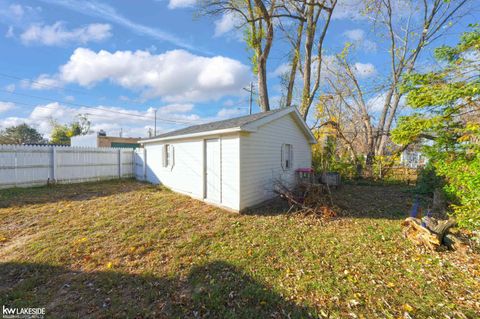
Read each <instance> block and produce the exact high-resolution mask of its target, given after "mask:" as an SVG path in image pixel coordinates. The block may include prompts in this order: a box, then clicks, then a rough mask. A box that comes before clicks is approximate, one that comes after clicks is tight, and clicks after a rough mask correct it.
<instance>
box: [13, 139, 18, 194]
mask: <svg viewBox="0 0 480 319" xmlns="http://www.w3.org/2000/svg"><path fill="white" fill-rule="evenodd" d="M13 152H14V154H15V160H14V172H15V186H17V181H18V176H17V175H18V172H17V164H18V160H17V150H16V149H15V147H14V149H13Z"/></svg>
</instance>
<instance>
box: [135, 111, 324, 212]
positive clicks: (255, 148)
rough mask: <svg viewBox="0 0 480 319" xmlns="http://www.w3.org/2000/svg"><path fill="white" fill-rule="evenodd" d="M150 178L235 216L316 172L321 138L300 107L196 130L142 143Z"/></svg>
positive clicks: (232, 120)
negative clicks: (299, 175)
mask: <svg viewBox="0 0 480 319" xmlns="http://www.w3.org/2000/svg"><path fill="white" fill-rule="evenodd" d="M140 143H141V144H143V145H144V154H143V158H144V161H145V162H144V163H145V164H144V167H145V170H144V171H145V179H146V180H147V181H149V182H152V183H155V184H163V185H165V186H167V187H169V188H171V189H172V190H174V191H177V192H180V193H183V194H187V195H190V196H192V197H194V198H197V199H201V200H205V201H206V202H209V203H213V204H216V205H219V206H222V207H226V208H229V209H232V210H235V211H240V210H243V209H245V208H247V207H251V206H254V205H257V204H260V203H262V202H264V201H266V200H268V199H271V198H272V197H274V196H275V193H274V192H273V189H274V184H275V183H276V182H277V181H281V182H282V183H285V184H291V183H294V182H295V178H296V176H295V170H296V169H298V168H304V167H311V165H312V152H311V145H312V144H315V143H316V140H315V137H314V136H313V134H312V133H311V131H310V129H309V128H308V126H307V125H306V123H305V122H304V121H303V119H302V117H301V115H300V113H299V112H298V111H297V109H296V108H294V107H289V108H283V109H278V110H273V111H269V112H264V113H258V114H253V115H247V116H242V117H238V118H234V119H229V120H224V121H218V122H212V123H208V124H201V125H195V126H191V127H187V128H184V129H180V130H177V131H173V132H169V133H165V134H162V135H158V136H155V137H153V138H148V139H144V140H141V141H140Z"/></svg>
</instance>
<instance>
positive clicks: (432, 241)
mask: <svg viewBox="0 0 480 319" xmlns="http://www.w3.org/2000/svg"><path fill="white" fill-rule="evenodd" d="M456 224H457V223H456V222H455V220H453V219H445V220H442V219H438V218H435V217H433V216H432V213H431V212H430V211H428V212H427V214H426V215H425V216H423V217H422V216H421V208H420V204H419V201H418V199H416V200H415V202H414V204H413V207H412V212H411V214H410V217H408V218H407V219H405V221H404V222H403V223H402V225H403V235H404V236H405V238H408V239H410V240H411V241H412V242H414V243H415V244H416V245H418V246H423V247H426V248H428V249H430V250H435V251H438V250H445V249H450V250H460V251H466V250H467V248H468V245H467V243H466V242H465V240H464V239H462V238H461V237H460V234H459V233H458V231H456V230H455V228H454V227H455V226H456Z"/></svg>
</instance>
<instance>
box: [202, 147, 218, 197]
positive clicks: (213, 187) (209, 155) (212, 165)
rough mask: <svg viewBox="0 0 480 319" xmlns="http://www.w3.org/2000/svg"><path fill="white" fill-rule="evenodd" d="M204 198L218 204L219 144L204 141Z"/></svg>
mask: <svg viewBox="0 0 480 319" xmlns="http://www.w3.org/2000/svg"><path fill="white" fill-rule="evenodd" d="M205 198H206V199H208V200H210V201H213V202H217V203H219V202H220V142H219V140H218V138H215V139H210V140H205Z"/></svg>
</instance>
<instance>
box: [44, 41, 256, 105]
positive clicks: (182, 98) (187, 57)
mask: <svg viewBox="0 0 480 319" xmlns="http://www.w3.org/2000/svg"><path fill="white" fill-rule="evenodd" d="M47 79H48V78H47V77H42V78H41V80H43V81H46V80H47ZM50 79H52V80H55V81H60V82H61V83H76V84H79V85H81V86H85V87H89V86H93V85H95V84H97V83H99V82H102V81H105V80H108V81H111V82H112V83H114V84H117V85H119V86H121V87H124V88H127V89H131V90H134V91H140V92H142V94H143V96H144V97H145V98H154V97H161V98H162V99H163V100H164V101H167V102H195V101H208V100H216V99H219V98H221V97H223V96H227V95H238V94H239V93H240V92H241V89H242V87H244V86H245V85H247V84H248V83H249V81H250V71H249V68H248V67H247V66H246V65H244V64H242V63H240V62H239V61H237V60H233V59H230V58H226V57H223V56H214V57H203V56H198V55H194V54H191V53H189V52H186V51H184V50H172V51H167V52H165V53H162V54H157V55H154V54H151V53H150V52H148V51H135V52H132V51H116V52H113V53H111V52H108V51H104V50H101V51H99V52H94V51H92V50H90V49H84V48H78V49H76V50H75V52H74V53H73V54H72V56H71V57H70V60H69V61H68V62H67V63H66V64H65V65H63V66H61V67H60V71H59V73H58V74H57V75H54V76H52V77H50Z"/></svg>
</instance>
